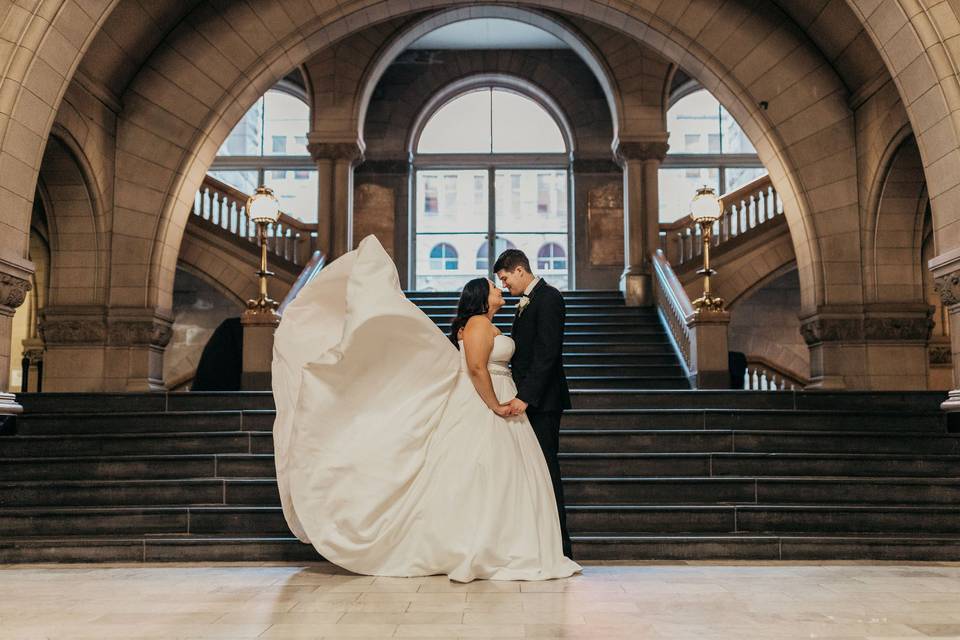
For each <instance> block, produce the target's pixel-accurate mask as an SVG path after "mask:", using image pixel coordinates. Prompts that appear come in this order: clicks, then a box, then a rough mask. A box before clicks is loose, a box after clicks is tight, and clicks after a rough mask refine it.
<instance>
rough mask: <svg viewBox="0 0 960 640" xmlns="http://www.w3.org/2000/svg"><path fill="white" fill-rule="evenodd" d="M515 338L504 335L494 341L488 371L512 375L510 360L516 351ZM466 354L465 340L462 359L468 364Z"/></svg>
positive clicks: (461, 352)
mask: <svg viewBox="0 0 960 640" xmlns="http://www.w3.org/2000/svg"><path fill="white" fill-rule="evenodd" d="M516 346H517V345H516V344H515V343H514V342H513V338H511V337H510V336H505V335H503V334H500V335H498V336H497V337H495V338H494V339H493V349H492V350H491V351H490V358H489V359H488V360H487V369H489V370H490V373H492V374H495V375H506V376H509V375H510V367H509V365H510V358H512V357H513V352H514V350H515V349H516ZM466 358H467V356H466V354H465V353H464V351H463V340H461V341H460V359H461V360H462V361H464V362H466Z"/></svg>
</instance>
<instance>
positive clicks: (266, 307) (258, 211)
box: [247, 186, 280, 316]
mask: <svg viewBox="0 0 960 640" xmlns="http://www.w3.org/2000/svg"><path fill="white" fill-rule="evenodd" d="M247 217H248V218H250V220H251V221H252V222H253V223H254V224H256V225H257V241H258V242H259V244H260V270H259V271H257V277H258V278H259V279H260V295H259V296H258V297H257V299H256V300H247V309H248V312H249V313H254V314H266V315H270V316H275V315H276V313H277V306H278V303H277V301H276V300H271V299H270V296H268V295H267V278H269V277H271V276H272V275H273V272H271V271H268V270H267V225H270V224H275V223H276V222H277V220H279V219H280V202H279V201H278V200H277V197H276V196H275V195H273V190H272V189H270V187H264V186H260V187H257V190H256V191H254V192H253V195H251V196H250V197H249V198H248V199H247Z"/></svg>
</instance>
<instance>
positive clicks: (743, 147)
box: [720, 106, 757, 153]
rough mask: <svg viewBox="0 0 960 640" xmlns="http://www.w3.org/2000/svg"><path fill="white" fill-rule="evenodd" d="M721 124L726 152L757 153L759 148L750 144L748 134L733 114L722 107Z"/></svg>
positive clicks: (724, 150)
mask: <svg viewBox="0 0 960 640" xmlns="http://www.w3.org/2000/svg"><path fill="white" fill-rule="evenodd" d="M720 125H721V127H722V129H721V131H722V133H723V152H724V153H756V152H757V150H756V149H754V148H753V145H752V144H750V140H748V139H747V134H745V133H744V132H743V129H741V128H740V125H739V124H737V121H736V120H734V119H733V116H731V115H730V113H729V112H728V111H727V110H726V109H724V108H723V107H722V106H721V107H720Z"/></svg>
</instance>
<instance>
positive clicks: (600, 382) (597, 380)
mask: <svg viewBox="0 0 960 640" xmlns="http://www.w3.org/2000/svg"><path fill="white" fill-rule="evenodd" d="M567 385H568V386H569V387H570V389H689V388H690V382H689V381H688V380H687V378H686V377H685V376H677V375H674V376H574V375H568V376H567Z"/></svg>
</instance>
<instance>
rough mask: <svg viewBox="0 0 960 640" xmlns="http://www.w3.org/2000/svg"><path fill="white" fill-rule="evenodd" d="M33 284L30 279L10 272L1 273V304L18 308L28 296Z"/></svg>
mask: <svg viewBox="0 0 960 640" xmlns="http://www.w3.org/2000/svg"><path fill="white" fill-rule="evenodd" d="M31 288H32V285H31V284H30V281H29V280H26V279H24V278H19V277H17V276H15V275H11V274H9V273H0V306H3V307H6V308H8V309H16V308H17V307H19V306H20V305H22V304H23V301H24V300H26V298H27V292H28V291H30V289H31Z"/></svg>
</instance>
